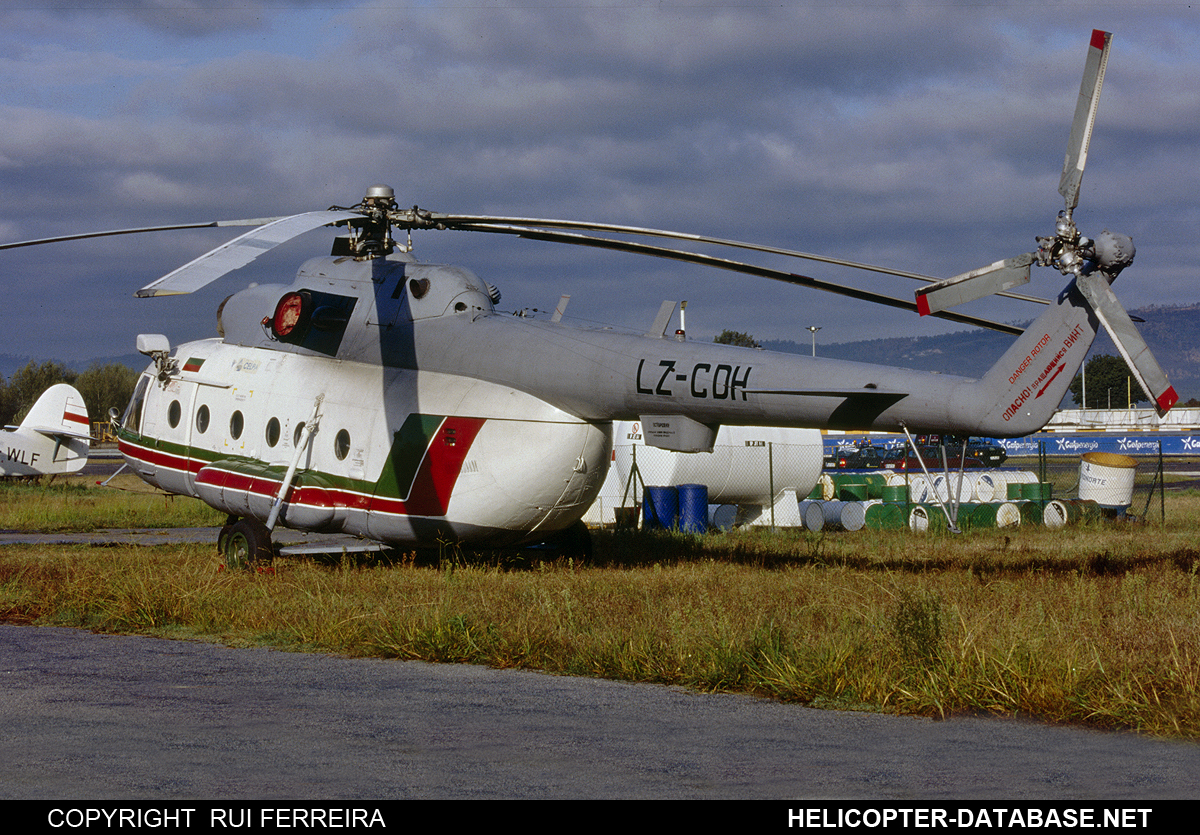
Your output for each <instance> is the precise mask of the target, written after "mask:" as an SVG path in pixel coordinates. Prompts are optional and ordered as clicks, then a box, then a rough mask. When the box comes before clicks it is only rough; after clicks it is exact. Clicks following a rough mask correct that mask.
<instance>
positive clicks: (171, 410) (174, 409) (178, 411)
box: [167, 400, 183, 429]
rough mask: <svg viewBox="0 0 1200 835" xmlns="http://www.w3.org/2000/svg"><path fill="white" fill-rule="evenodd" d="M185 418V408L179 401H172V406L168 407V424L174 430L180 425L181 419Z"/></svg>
mask: <svg viewBox="0 0 1200 835" xmlns="http://www.w3.org/2000/svg"><path fill="white" fill-rule="evenodd" d="M182 416H183V407H182V406H180V405H179V401H178V400H172V401H171V405H170V406H168V407H167V423H169V424H170V425H171V428H172V429H174V428H175V427H176V426H178V425H179V418H180V417H182Z"/></svg>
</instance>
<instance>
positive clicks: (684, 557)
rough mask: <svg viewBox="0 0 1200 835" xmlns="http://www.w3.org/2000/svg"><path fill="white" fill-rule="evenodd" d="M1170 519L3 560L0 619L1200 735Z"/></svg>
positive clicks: (51, 498)
mask: <svg viewBox="0 0 1200 835" xmlns="http://www.w3.org/2000/svg"><path fill="white" fill-rule="evenodd" d="M101 493H103V494H104V495H100V494H101ZM1167 501H1168V513H1167V522H1166V523H1165V524H1149V525H1135V524H1125V523H1120V524H1115V523H1090V524H1086V525H1082V526H1077V527H1072V528H1067V529H1065V530H1062V531H1057V532H1056V531H1050V530H1046V529H1044V528H1021V529H1017V530H1008V531H997V530H990V531H989V530H984V531H973V532H970V533H968V534H965V535H961V536H954V535H950V534H933V533H931V534H922V535H918V534H912V533H910V532H908V531H860V532H856V533H836V534H824V535H822V534H813V533H807V532H803V531H779V532H770V531H766V530H754V531H733V532H729V533H724V534H709V535H704V536H686V535H678V534H670V533H661V534H656V535H651V534H645V533H637V534H629V533H621V534H619V533H615V532H600V533H598V534H597V536H596V538H595V541H596V557H595V559H594V560H593V562H592V563H591V564H589V565H586V566H584V565H580V564H578V563H573V562H570V561H564V560H557V561H541V560H538V559H536V558H534V559H530V558H528V557H522V556H518V555H516V554H512V553H489V554H481V555H471V556H470V557H468V556H467V555H464V554H462V553H461V552H459V551H458V549H456V548H455V547H453V546H450V545H447V546H445V547H443V548H441V549H439V550H437V551H436V552H428V553H419V554H418V553H411V554H395V555H392V556H391V557H389V558H387V559H380V558H374V559H371V560H363V561H358V560H351V559H342V560H341V561H335V562H333V563H326V564H322V563H315V562H309V561H300V560H277V561H276V564H275V566H273V568H272V569H270V570H268V571H265V572H259V573H243V572H228V571H224V570H222V566H221V564H220V560H219V558H218V557H217V555H216V553H215V550H214V548H213V546H210V545H204V546H196V545H181V546H174V547H148V548H112V547H109V548H91V547H86V546H65V547H43V546H6V547H4V548H3V549H0V617H3V618H4V619H6V620H9V621H16V622H23V623H37V624H57V625H70V626H80V627H85V628H90V629H95V630H100V631H106V632H138V633H145V634H152V635H159V636H163V637H172V638H188V639H200V640H214V641H221V642H225V643H229V644H233V645H259V646H262V645H266V646H274V647H279V648H281V649H290V650H298V651H322V652H335V653H344V654H347V655H369V656H382V657H394V658H413V659H425V660H430V661H443V662H472V663H480V664H489V665H493V666H497V667H527V668H536V669H542V670H547V671H551V672H559V673H565V674H571V675H585V676H601V677H609V678H618V679H625V680H631V681H648V682H659V683H665V684H676V685H683V686H687V687H693V688H697V689H701V690H706V691H738V692H747V693H755V694H761V695H763V696H768V697H771V698H777V699H781V700H785V701H789V702H796V703H801V704H808V705H814V706H819V707H827V708H842V709H855V710H872V711H887V712H896V713H907V714H920V715H927V716H950V715H955V714H963V713H991V714H998V715H1020V716H1025V717H1033V718H1039V719H1042V720H1045V721H1051V722H1069V723H1076V724H1082V725H1090V726H1095V727H1101V728H1125V729H1136V730H1139V731H1142V732H1146V733H1152V734H1160V735H1166V736H1176V737H1183V738H1191V739H1195V738H1197V737H1200V695H1198V694H1200V688H1198V686H1197V685H1198V683H1200V681H1198V680H1200V584H1198V582H1197V571H1198V570H1200V549H1198V548H1197V545H1196V540H1197V536H1196V528H1195V520H1197V519H1200V496H1197V495H1196V494H1194V493H1191V492H1177V491H1168V494H1167ZM0 514H2V516H0V519H2V520H3V521H0V527H4V528H9V529H12V528H19V527H24V526H33V527H31V528H27V529H35V530H37V529H47V528H50V527H55V526H64V527H67V528H72V529H86V528H93V527H112V526H124V525H132V526H148V525H154V524H163V525H189V526H190V525H205V524H220V523H221V521H222V518H221V516H220V515H219V514H215V512H213V511H210V510H208V509H207V508H204V507H203V506H201V505H200V504H199V502H195V501H192V500H187V499H174V500H168V499H165V498H164V497H162V496H149V495H146V494H144V493H133V492H122V491H111V490H103V491H100V490H97V489H96V488H94V487H81V486H74V487H67V486H58V485H51V486H48V487H36V486H34V487H30V486H18V487H17V488H16V489H14V485H0ZM121 520H127V521H121Z"/></svg>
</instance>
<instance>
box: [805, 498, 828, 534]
mask: <svg viewBox="0 0 1200 835" xmlns="http://www.w3.org/2000/svg"><path fill="white" fill-rule="evenodd" d="M805 504H806V505H807V506H806V507H804V508H803V511H804V527H806V528H807V529H808V530H810V531H823V530H825V505H826V502H806V503H805Z"/></svg>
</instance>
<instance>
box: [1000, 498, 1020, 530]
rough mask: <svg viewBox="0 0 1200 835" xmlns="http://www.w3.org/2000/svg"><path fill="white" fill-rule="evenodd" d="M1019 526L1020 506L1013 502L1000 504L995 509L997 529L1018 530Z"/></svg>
mask: <svg viewBox="0 0 1200 835" xmlns="http://www.w3.org/2000/svg"><path fill="white" fill-rule="evenodd" d="M1020 526H1021V506H1020V505H1018V504H1016V503H1015V502H1000V504H999V505H998V506H997V507H996V527H997V528H1019V527H1020Z"/></svg>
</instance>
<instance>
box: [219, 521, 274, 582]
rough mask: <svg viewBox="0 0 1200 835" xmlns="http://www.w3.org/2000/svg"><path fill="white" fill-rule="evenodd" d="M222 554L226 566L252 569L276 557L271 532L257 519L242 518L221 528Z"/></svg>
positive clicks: (231, 568)
mask: <svg viewBox="0 0 1200 835" xmlns="http://www.w3.org/2000/svg"><path fill="white" fill-rule="evenodd" d="M218 542H220V543H221V544H222V546H223V547H222V554H223V555H224V557H225V567H226V568H228V569H230V570H233V569H243V570H251V569H254V568H257V567H258V566H260V565H265V564H267V563H269V562H271V560H272V559H273V558H274V556H275V552H274V549H273V548H272V547H271V532H270V531H269V530H267V526H266V525H264V524H263V523H262V522H259V521H258V520H257V519H242V520H241V521H240V522H236V523H234V524H232V525H226V526H225V527H224V528H222V529H221V538H220V539H219V540H218Z"/></svg>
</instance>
